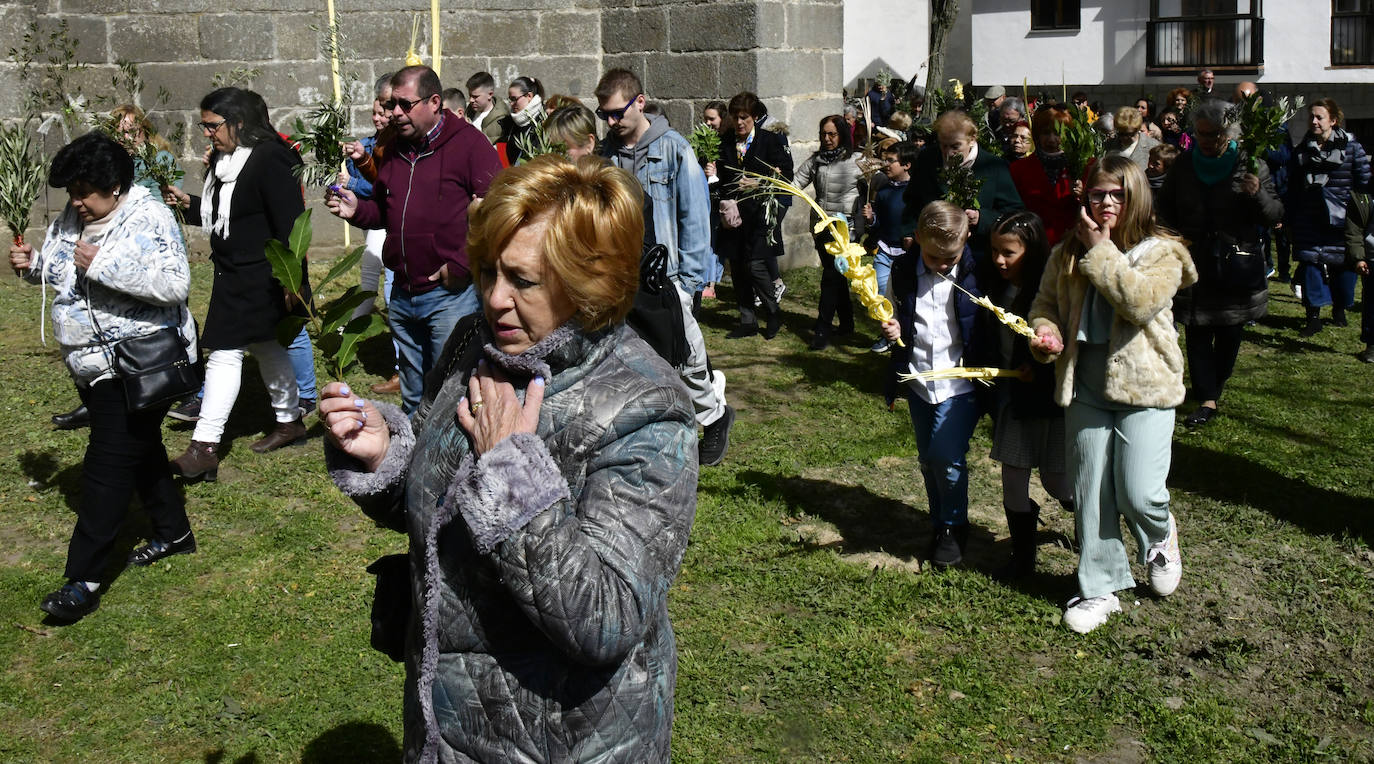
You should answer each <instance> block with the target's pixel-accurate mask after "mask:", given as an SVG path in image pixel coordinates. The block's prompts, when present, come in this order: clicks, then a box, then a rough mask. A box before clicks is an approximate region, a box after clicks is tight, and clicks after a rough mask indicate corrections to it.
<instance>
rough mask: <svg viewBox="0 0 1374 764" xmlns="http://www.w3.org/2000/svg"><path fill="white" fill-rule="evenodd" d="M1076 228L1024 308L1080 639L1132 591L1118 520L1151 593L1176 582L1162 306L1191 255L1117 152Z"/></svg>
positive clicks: (1175, 352)
mask: <svg viewBox="0 0 1374 764" xmlns="http://www.w3.org/2000/svg"><path fill="white" fill-rule="evenodd" d="M1087 186H1088V189H1087V194H1086V196H1087V201H1088V206H1087V208H1086V209H1085V210H1084V211H1083V212H1082V213H1081V218H1080V220H1079V224H1078V228H1077V230H1076V231H1075V233H1074V234H1073V235H1071V236H1068V237H1067V238H1065V239H1064V243H1063V244H1061V245H1060V246H1059V247H1058V248H1057V249H1056V250H1055V251H1054V254H1053V255H1052V256H1051V257H1050V262H1049V265H1048V266H1047V267H1046V268H1045V277H1044V278H1043V279H1041V281H1040V293H1039V294H1038V295H1036V297H1035V302H1034V303H1032V305H1031V310H1030V315H1029V316H1028V318H1029V320H1030V325H1031V326H1032V327H1033V328H1034V330H1035V337H1034V338H1032V339H1031V340H1030V346H1031V351H1032V355H1033V356H1034V357H1035V359H1036V360H1037V361H1054V363H1055V391H1054V395H1055V402H1056V403H1058V404H1059V405H1060V406H1063V407H1065V408H1066V409H1067V410H1066V411H1065V412H1064V426H1065V436H1066V438H1067V440H1068V444H1069V454H1068V468H1069V474H1071V475H1073V482H1074V486H1073V499H1074V510H1075V511H1074V515H1075V518H1076V520H1077V527H1078V541H1079V550H1078V596H1077V597H1074V598H1072V599H1070V600H1069V603H1068V606H1067V607H1066V608H1065V610H1064V625H1066V626H1068V627H1069V628H1070V629H1072V630H1074V631H1076V632H1079V633H1080V634H1086V633H1088V632H1090V631H1092V630H1093V629H1095V628H1097V627H1098V626H1101V625H1102V624H1104V623H1106V622H1107V619H1108V618H1109V617H1110V616H1111V614H1112V613H1119V612H1121V601H1120V600H1118V599H1117V596H1116V592H1118V591H1120V590H1122V589H1132V588H1133V587H1134V586H1135V579H1134V578H1133V577H1132V576H1131V560H1130V557H1128V556H1127V553H1126V544H1125V543H1124V542H1123V541H1122V537H1121V523H1122V521H1123V520H1125V522H1126V526H1127V528H1128V529H1129V530H1130V532H1131V535H1132V536H1133V537H1134V538H1135V541H1136V546H1137V548H1138V550H1139V560H1140V562H1142V563H1144V564H1145V566H1146V567H1147V569H1148V571H1149V581H1150V588H1151V589H1152V590H1154V593H1155V594H1156V595H1158V596H1160V597H1167V596H1168V595H1170V594H1173V592H1174V590H1175V589H1177V588H1178V584H1179V580H1180V579H1181V578H1182V576H1183V561H1182V559H1181V558H1180V556H1179V544H1178V525H1177V522H1176V520H1175V518H1174V514H1173V512H1171V511H1170V510H1169V488H1168V486H1167V485H1166V480H1167V479H1168V477H1169V460H1170V457H1171V455H1172V452H1173V437H1174V407H1176V406H1178V405H1179V404H1180V403H1182V402H1183V397H1184V387H1183V351H1182V350H1181V349H1180V348H1179V345H1178V330H1177V329H1175V328H1174V314H1173V310H1172V309H1171V306H1172V304H1173V300H1174V295H1175V294H1176V293H1177V291H1178V289H1180V288H1181V287H1186V286H1189V285H1191V284H1194V283H1196V282H1197V277H1198V276H1197V269H1196V268H1195V267H1194V266H1193V258H1192V257H1191V256H1190V255H1189V254H1188V250H1187V248H1186V247H1184V246H1183V244H1182V243H1181V242H1180V241H1179V240H1178V239H1177V238H1175V237H1174V236H1173V235H1171V234H1169V233H1168V232H1167V231H1165V230H1163V229H1161V228H1160V227H1159V226H1158V225H1157V224H1156V222H1155V217H1154V204H1153V197H1152V196H1151V194H1150V185H1149V183H1148V182H1146V180H1145V173H1143V172H1141V171H1140V168H1139V167H1137V166H1136V164H1135V163H1134V162H1132V161H1131V160H1129V159H1126V158H1125V157H1119V156H1109V157H1106V158H1105V159H1103V160H1102V161H1100V162H1098V163H1097V165H1096V167H1094V168H1093V170H1092V172H1091V175H1090V177H1089V179H1088V183H1087Z"/></svg>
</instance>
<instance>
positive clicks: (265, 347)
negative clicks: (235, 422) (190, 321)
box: [191, 340, 300, 443]
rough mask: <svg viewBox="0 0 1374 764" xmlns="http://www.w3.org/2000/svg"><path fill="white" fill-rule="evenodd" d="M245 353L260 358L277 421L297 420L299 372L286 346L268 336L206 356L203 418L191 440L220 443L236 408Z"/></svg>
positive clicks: (202, 405) (259, 365) (259, 368)
mask: <svg viewBox="0 0 1374 764" xmlns="http://www.w3.org/2000/svg"><path fill="white" fill-rule="evenodd" d="M245 353H252V354H253V357H254V358H256V359H257V360H258V370H259V371H260V372H261V373H262V383H263V385H265V386H266V387H267V395H268V397H269V398H270V399H271V401H272V413H273V414H275V415H276V417H277V421H278V422H294V421H295V420H296V418H297V417H299V416H300V410H299V409H297V408H296V404H297V401H296V374H295V372H294V371H292V369H291V359H290V358H288V357H287V356H286V348H284V347H282V346H281V345H279V344H277V343H276V342H275V341H272V340H269V341H267V342H254V343H253V344H251V345H248V346H246V347H242V348H234V349H232V350H212V351H210V357H209V358H207V359H205V398H204V399H203V400H201V402H200V421H198V422H196V432H195V434H194V435H192V436H191V438H192V440H199V441H201V442H203V443H218V442H219V440H220V438H221V437H222V436H223V435H224V425H225V424H226V423H227V422H228V421H229V412H231V411H233V410H234V401H236V400H238V397H239V385H240V384H241V383H242V381H243V356H244V354H245Z"/></svg>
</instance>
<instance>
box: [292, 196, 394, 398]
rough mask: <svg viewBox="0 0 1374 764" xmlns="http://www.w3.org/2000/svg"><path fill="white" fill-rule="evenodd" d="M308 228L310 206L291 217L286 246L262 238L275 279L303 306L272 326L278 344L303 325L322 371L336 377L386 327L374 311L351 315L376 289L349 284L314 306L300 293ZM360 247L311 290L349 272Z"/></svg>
mask: <svg viewBox="0 0 1374 764" xmlns="http://www.w3.org/2000/svg"><path fill="white" fill-rule="evenodd" d="M312 236H313V231H312V228H311V225H310V210H306V211H305V212H302V213H301V214H300V217H297V218H296V222H295V223H294V224H293V225H292V226H291V236H290V238H289V240H288V243H287V244H282V243H281V242H280V241H278V240H277V239H268V240H267V261H268V262H269V263H271V264H272V275H273V276H275V277H276V279H277V281H279V282H281V285H282V287H283V288H284V289H285V290H286V291H287V293H288V294H290V295H291V296H292V297H294V298H295V299H296V300H297V301H298V302H300V304H302V305H304V306H305V309H306V313H307V315H305V316H299V315H295V314H292V315H288V316H287V317H286V318H284V319H282V321H281V323H279V324H277V341H278V342H280V343H281V344H282V345H283V346H285V345H289V344H291V341H292V340H293V339H295V338H296V335H298V334H300V331H301V327H303V326H307V325H308V326H309V327H310V333H311V334H312V335H314V337H315V346H316V347H318V348H319V349H320V352H321V354H322V355H323V356H324V362H325V367H326V370H327V371H328V373H329V378H330V379H337V380H342V379H343V378H344V375H345V374H346V373H347V372H348V370H349V369H350V368H351V367H352V366H353V364H354V363H356V362H357V360H358V345H359V344H360V343H362V341H363V340H365V339H367V338H369V337H375V336H376V335H378V334H381V333H382V332H384V331H386V320H385V319H383V318H382V317H381V316H380V315H379V314H377V313H368V314H367V315H365V316H359V317H357V318H353V317H352V316H353V311H354V310H356V309H357V308H358V306H360V305H365V304H367V303H369V302H371V301H372V300H373V299H375V298H376V297H377V293H376V292H373V291H369V290H365V289H363V288H362V287H361V286H352V287H349V288H348V290H347V291H345V292H344V293H343V294H342V295H341V296H340V297H339V298H338V299H336V300H334V301H332V302H330V303H329V304H327V305H325V306H323V307H320V306H319V305H317V304H316V302H315V298H314V295H313V294H312V295H306V294H305V293H304V290H305V276H304V274H305V267H306V256H307V254H308V253H309V251H310V241H311V238H312ZM363 249H364V248H363V247H358V248H357V249H354V250H353V251H352V252H349V253H348V254H346V255H344V256H343V257H340V258H339V259H337V260H335V261H334V263H333V265H331V266H330V268H329V272H328V273H327V274H325V276H324V278H323V279H320V281H319V282H317V283H316V284H315V290H316V291H318V290H323V289H324V288H325V286H326V285H328V284H330V283H332V282H333V281H334V280H335V279H337V278H339V277H340V276H342V275H344V274H345V273H349V272H351V271H352V270H353V269H354V268H356V267H357V266H358V262H359V261H360V260H362V258H363Z"/></svg>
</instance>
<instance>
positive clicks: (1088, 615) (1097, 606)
mask: <svg viewBox="0 0 1374 764" xmlns="http://www.w3.org/2000/svg"><path fill="white" fill-rule="evenodd" d="M1120 612H1121V600H1119V599H1117V598H1116V595H1115V594H1108V595H1106V596H1103V597H1093V598H1091V599H1083V598H1082V597H1074V598H1073V599H1071V600H1069V604H1068V606H1067V607H1065V608H1064V625H1065V626H1067V627H1069V628H1070V629H1073V630H1074V631H1076V632H1078V633H1079V634H1087V633H1088V632H1090V631H1092V630H1093V629H1096V628H1097V627H1098V626H1101V625H1102V624H1104V623H1106V622H1107V618H1109V617H1110V616H1111V614H1112V613H1120Z"/></svg>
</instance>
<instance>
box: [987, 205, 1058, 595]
mask: <svg viewBox="0 0 1374 764" xmlns="http://www.w3.org/2000/svg"><path fill="white" fill-rule="evenodd" d="M989 242H990V246H989V252H990V253H991V258H990V261H991V262H990V263H987V264H985V266H990V267H984V269H983V272H984V273H987V274H988V276H987V277H986V278H982V279H980V280H979V283H981V284H983V285H985V287H986V291H987V296H988V299H990V300H992V302H993V303H994V304H996V305H997V306H998V307H1000V308H1003V309H1005V310H1008V311H1011V312H1012V313H1015V314H1016V315H1018V316H1022V317H1024V316H1026V315H1028V314H1029V313H1030V306H1031V303H1032V302H1034V301H1035V296H1036V294H1037V293H1039V291H1040V277H1041V276H1043V275H1044V274H1045V264H1046V263H1048V262H1049V259H1050V240H1049V238H1048V237H1047V236H1046V235H1045V224H1044V223H1042V222H1040V217H1039V216H1038V215H1036V214H1035V213H1034V212H1031V211H1029V210H1015V211H1013V212H1008V213H1006V214H1004V215H1002V217H1000V218H998V220H997V222H996V223H994V224H993V226H992V232H991V236H990V238H989ZM978 321H979V328H980V330H981V335H980V341H979V345H980V346H981V347H982V348H983V352H984V353H985V354H986V357H987V358H988V360H989V365H991V366H995V367H997V368H1001V369H1016V370H1018V371H1020V372H1021V377H1020V378H1019V379H1015V380H1006V379H1004V380H1001V381H1000V382H999V383H998V385H997V388H996V402H995V403H994V405H993V409H992V415H993V417H992V421H993V428H992V458H993V459H994V460H995V461H998V462H1001V463H1002V509H1003V510H1004V511H1005V512H1006V514H1007V529H1008V530H1010V531H1011V560H1010V561H1009V562H1008V563H1007V565H1006V566H1005V567H1003V568H1002V569H1001V570H999V571H998V576H999V577H1000V578H1002V579H1004V580H1015V579H1018V578H1022V577H1024V576H1028V575H1030V574H1031V573H1032V572H1034V570H1035V529H1036V526H1037V524H1038V523H1039V520H1040V507H1039V505H1037V504H1036V503H1035V501H1034V500H1033V499H1031V497H1030V478H1031V470H1032V469H1038V470H1040V485H1042V486H1044V488H1045V491H1046V493H1048V494H1049V495H1050V496H1052V497H1053V498H1054V499H1056V500H1057V501H1059V502H1060V503H1061V504H1063V505H1065V506H1070V507H1071V506H1072V505H1073V493H1072V491H1070V489H1069V484H1068V480H1067V478H1066V476H1065V452H1064V410H1063V409H1061V408H1059V406H1058V404H1056V403H1055V402H1054V366H1053V364H1048V363H1038V362H1036V361H1035V359H1033V358H1031V354H1030V347H1029V345H1027V343H1026V341H1025V339H1024V338H1022V337H1021V335H1019V334H1016V333H1015V332H1013V331H1011V329H1009V328H1007V327H1006V326H1005V325H1003V324H1002V323H1001V322H999V321H997V319H996V317H995V316H993V314H992V312H991V311H981V312H980V313H979V314H978Z"/></svg>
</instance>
